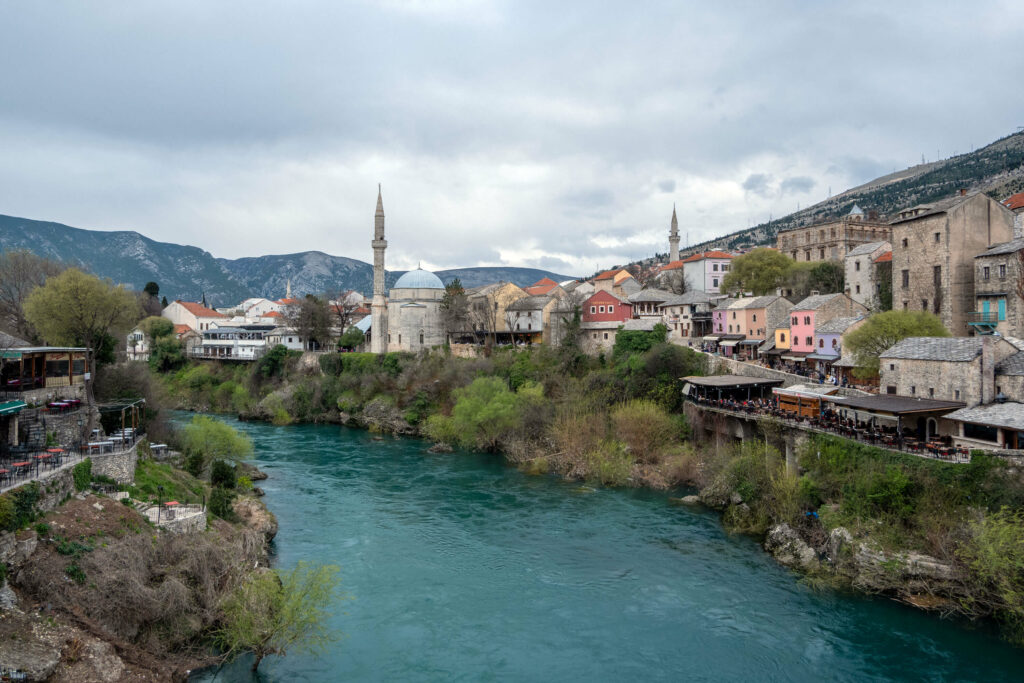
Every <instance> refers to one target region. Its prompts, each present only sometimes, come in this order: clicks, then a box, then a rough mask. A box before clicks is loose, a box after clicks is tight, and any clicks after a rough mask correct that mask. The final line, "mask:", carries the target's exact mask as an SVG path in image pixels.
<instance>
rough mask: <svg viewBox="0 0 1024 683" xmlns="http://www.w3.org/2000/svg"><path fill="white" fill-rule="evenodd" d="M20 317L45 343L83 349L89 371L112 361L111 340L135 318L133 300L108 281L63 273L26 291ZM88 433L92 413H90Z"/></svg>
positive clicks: (91, 400)
mask: <svg viewBox="0 0 1024 683" xmlns="http://www.w3.org/2000/svg"><path fill="white" fill-rule="evenodd" d="M25 318H26V319H27V320H28V322H29V323H30V324H31V325H33V326H34V327H35V328H36V329H37V330H38V331H39V334H40V335H42V336H43V337H44V338H45V339H46V340H47V341H48V342H49V343H51V344H60V345H63V346H76V345H79V344H80V345H82V346H85V347H86V348H87V349H88V351H87V355H88V356H89V363H88V365H89V369H90V370H91V371H92V372H95V371H96V361H97V360H103V361H105V360H106V356H107V352H109V355H110V356H111V358H112V356H113V340H114V337H115V335H117V336H120V335H122V334H124V333H125V332H127V331H128V328H130V327H131V325H132V324H133V323H134V322H135V321H136V320H138V319H139V304H138V302H137V301H136V299H135V296H134V295H133V294H132V293H131V292H129V291H128V290H126V289H125V288H124V287H121V286H120V285H118V286H116V287H115V286H114V285H113V284H112V283H111V282H110V280H101V279H99V278H98V277H96V276H95V275H87V274H85V273H83V272H82V271H80V270H78V269H77V268H69V269H68V270H65V271H64V272H63V273H61V274H60V275H56V276H54V277H51V278H49V279H48V280H47V281H46V284H45V285H43V286H42V287H37V288H36V289H34V290H32V293H31V294H29V296H28V298H27V299H26V300H25ZM86 395H87V397H88V401H89V405H92V404H93V403H94V398H93V389H92V382H87V383H86ZM89 422H90V425H89V427H90V429H91V428H92V422H93V417H92V411H90V417H89Z"/></svg>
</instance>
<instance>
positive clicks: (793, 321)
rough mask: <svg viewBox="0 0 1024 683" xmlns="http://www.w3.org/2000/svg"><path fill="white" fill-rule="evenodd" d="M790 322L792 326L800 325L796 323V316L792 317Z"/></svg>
mask: <svg viewBox="0 0 1024 683" xmlns="http://www.w3.org/2000/svg"><path fill="white" fill-rule="evenodd" d="M791 322H792V323H793V324H794V325H799V324H800V323H798V322H797V317H796V316H793V318H792V320H791Z"/></svg>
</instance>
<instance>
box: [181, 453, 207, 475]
mask: <svg viewBox="0 0 1024 683" xmlns="http://www.w3.org/2000/svg"><path fill="white" fill-rule="evenodd" d="M205 466H206V459H205V458H204V457H203V455H202V453H189V454H188V455H187V456H185V471H186V472H188V473H189V474H191V475H192V476H193V477H199V476H200V475H202V473H203V468H204V467H205Z"/></svg>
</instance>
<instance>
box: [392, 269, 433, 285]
mask: <svg viewBox="0 0 1024 683" xmlns="http://www.w3.org/2000/svg"><path fill="white" fill-rule="evenodd" d="M394 288H395V289H444V283H443V282H441V278H439V277H438V276H436V275H434V274H433V273H431V272H430V271H428V270H423V269H422V268H417V269H416V270H410V271H409V272H407V273H404V274H403V275H402V277H400V278H398V282H396V283H395V287H394Z"/></svg>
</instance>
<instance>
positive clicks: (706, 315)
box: [690, 311, 711, 320]
mask: <svg viewBox="0 0 1024 683" xmlns="http://www.w3.org/2000/svg"><path fill="white" fill-rule="evenodd" d="M690 318H691V319H693V320H711V311H699V312H697V313H691V314H690Z"/></svg>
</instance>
